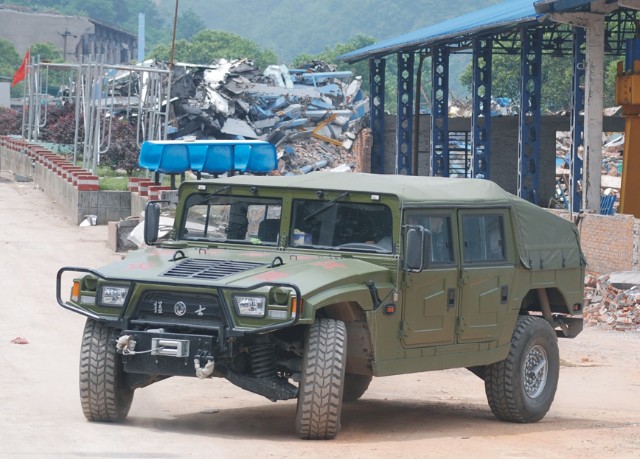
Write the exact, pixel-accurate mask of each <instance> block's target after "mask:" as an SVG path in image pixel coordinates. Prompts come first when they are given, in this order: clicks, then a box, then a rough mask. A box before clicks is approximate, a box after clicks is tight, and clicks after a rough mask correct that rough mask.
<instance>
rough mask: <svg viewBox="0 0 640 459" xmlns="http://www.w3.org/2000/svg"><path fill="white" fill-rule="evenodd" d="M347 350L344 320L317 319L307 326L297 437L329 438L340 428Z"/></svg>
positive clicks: (299, 394)
mask: <svg viewBox="0 0 640 459" xmlns="http://www.w3.org/2000/svg"><path fill="white" fill-rule="evenodd" d="M346 349H347V332H346V328H345V326H344V322H342V321H339V320H333V319H318V320H316V321H315V322H314V323H313V324H312V325H311V326H310V327H309V330H308V332H307V336H306V339H305V348H304V359H303V364H302V380H301V381H300V388H299V393H298V408H297V412H296V432H297V434H298V436H299V437H300V438H302V439H306V440H325V439H331V438H334V437H335V436H336V435H337V434H338V432H339V431H340V413H341V411H342V395H343V390H344V374H345V366H346V365H345V362H346Z"/></svg>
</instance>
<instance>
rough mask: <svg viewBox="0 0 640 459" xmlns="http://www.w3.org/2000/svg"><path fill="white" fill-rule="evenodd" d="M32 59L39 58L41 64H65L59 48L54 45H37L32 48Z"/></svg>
mask: <svg viewBox="0 0 640 459" xmlns="http://www.w3.org/2000/svg"><path fill="white" fill-rule="evenodd" d="M31 57H32V58H39V59H40V62H54V63H60V62H64V59H62V55H61V54H60V51H58V48H56V46H55V45H54V44H53V43H36V44H35V45H32V46H31Z"/></svg>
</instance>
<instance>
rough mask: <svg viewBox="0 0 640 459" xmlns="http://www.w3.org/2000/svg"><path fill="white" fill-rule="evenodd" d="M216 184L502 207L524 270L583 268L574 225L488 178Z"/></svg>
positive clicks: (320, 178)
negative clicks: (511, 223)
mask: <svg viewBox="0 0 640 459" xmlns="http://www.w3.org/2000/svg"><path fill="white" fill-rule="evenodd" d="M191 183H193V182H191ZM215 183H216V184H219V185H220V186H224V185H234V184H235V185H247V186H269V187H276V188H286V189H295V188H305V189H312V190H323V191H350V192H354V193H358V192H362V193H371V194H385V195H393V196H397V197H398V201H399V202H402V203H403V206H404V207H418V206H419V207H450V208H478V207H494V208H495V207H505V208H509V209H511V214H512V215H513V219H514V223H515V229H516V235H515V236H516V239H517V245H518V251H519V256H520V261H521V263H522V264H523V265H524V266H525V267H526V268H528V269H532V270H539V269H562V268H572V267H580V266H584V265H585V264H586V262H585V259H584V256H583V254H582V252H581V250H580V245H579V242H578V241H579V234H578V230H577V228H576V227H575V225H574V224H573V223H571V222H570V221H567V220H564V219H563V218H561V217H558V216H556V215H554V214H552V213H551V212H549V211H547V210H545V209H542V208H540V207H538V206H536V205H534V204H531V203H529V202H527V201H525V200H523V199H520V198H518V197H517V196H514V195H512V194H511V193H508V192H506V191H504V190H503V189H502V188H500V187H499V186H498V185H496V184H495V183H494V182H491V181H489V180H481V179H465V178H448V177H417V176H407V175H378V174H363V173H347V174H345V173H337V172H313V173H311V174H307V175H295V176H284V177H277V176H249V175H239V176H235V177H229V178H221V179H217V180H216V181H215Z"/></svg>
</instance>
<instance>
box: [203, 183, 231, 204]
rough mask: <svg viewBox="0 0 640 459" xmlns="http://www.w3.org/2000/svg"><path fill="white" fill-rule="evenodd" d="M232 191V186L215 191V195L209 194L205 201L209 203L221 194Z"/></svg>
mask: <svg viewBox="0 0 640 459" xmlns="http://www.w3.org/2000/svg"><path fill="white" fill-rule="evenodd" d="M230 189H231V185H226V186H223V187H222V188H219V189H217V190H216V191H214V192H213V193H209V194H208V195H207V196H206V197H205V198H204V200H205V201H209V200H210V199H212V198H214V197H215V196H216V195H218V194H220V193H224V192H225V191H229V190H230Z"/></svg>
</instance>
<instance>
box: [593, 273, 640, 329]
mask: <svg viewBox="0 0 640 459" xmlns="http://www.w3.org/2000/svg"><path fill="white" fill-rule="evenodd" d="M616 285H617V286H616ZM627 287H628V288H627ZM583 314H584V321H585V325H591V326H603V327H607V328H609V329H613V330H621V331H626V330H638V331H640V288H638V286H635V285H634V286H627V285H619V284H615V285H613V284H612V283H611V282H610V276H609V275H608V274H605V275H602V276H598V277H597V276H594V275H592V274H588V275H587V276H586V278H585V306H584V309H583Z"/></svg>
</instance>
